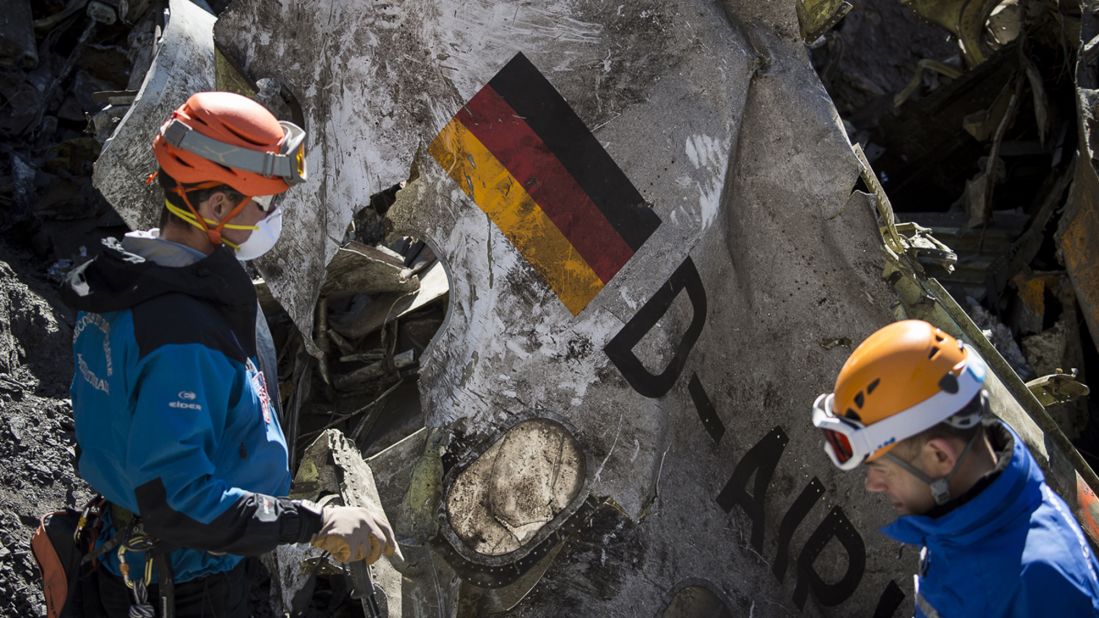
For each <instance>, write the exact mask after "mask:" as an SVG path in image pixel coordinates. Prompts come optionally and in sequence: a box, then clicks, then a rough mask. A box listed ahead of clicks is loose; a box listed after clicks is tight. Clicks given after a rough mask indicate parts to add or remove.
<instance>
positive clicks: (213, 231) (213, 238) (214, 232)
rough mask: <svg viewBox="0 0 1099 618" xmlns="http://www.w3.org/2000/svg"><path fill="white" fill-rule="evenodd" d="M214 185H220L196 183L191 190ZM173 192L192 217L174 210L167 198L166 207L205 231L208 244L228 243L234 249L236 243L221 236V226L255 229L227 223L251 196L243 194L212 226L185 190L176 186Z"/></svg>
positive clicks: (215, 184)
mask: <svg viewBox="0 0 1099 618" xmlns="http://www.w3.org/2000/svg"><path fill="white" fill-rule="evenodd" d="M205 184H210V185H212V186H210V187H207V186H204V185H205ZM216 186H220V183H204V184H203V185H198V186H194V187H191V190H192V191H194V190H198V189H208V188H213V187H216ZM175 192H176V194H177V195H179V196H180V197H181V198H183V203H184V204H185V205H186V206H187V210H190V211H191V215H192V217H193V219H192V218H191V217H187V216H184V215H185V213H183V212H176V209H175V208H174V204H172V203H171V202H169V201H168V200H165V204H167V205H168V209H169V210H171V211H172V213H173V214H175V215H176V216H177V217H179V218H180V219H183V220H184V221H186V222H188V223H190V224H191V225H193V226H195V227H197V228H199V229H200V230H202V231H203V232H206V238H207V239H208V240H209V241H210V244H212V245H214V246H215V247H219V246H221V244H222V243H225V244H228V245H230V246H232V247H233V248H234V249H236V245H234V244H233V243H231V242H229V241H227V240H225V239H223V238H222V237H221V230H222V229H223V228H229V229H247V230H254V229H255V226H241V225H232V224H230V223H229V222H230V221H232V220H233V217H236V216H237V215H239V214H240V212H241V211H242V210H244V207H245V206H247V205H248V202H250V201H252V198H250V197H248V196H245V198H244V199H243V200H241V202H240V203H239V204H237V205H236V206H235V207H234V208H233V209H232V210H230V211H229V212H228V213H227V214H226V215H225V216H224V217H222V218H221V220H220V221H219V222H217V224H216V225H215V226H214V227H210V226H209V225H208V224H207V223H206V221H207V220H206V219H205V218H204V217H202V216H201V215H200V214H198V209H196V208H195V207H194V206H193V205H192V204H191V200H190V199H188V198H187V192H186V191H183V190H182V189H180V188H179V187H176V189H175Z"/></svg>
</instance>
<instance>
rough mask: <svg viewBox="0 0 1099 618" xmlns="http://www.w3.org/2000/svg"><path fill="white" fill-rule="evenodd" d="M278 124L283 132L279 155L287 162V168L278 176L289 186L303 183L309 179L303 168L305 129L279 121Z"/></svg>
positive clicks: (304, 167) (306, 171)
mask: <svg viewBox="0 0 1099 618" xmlns="http://www.w3.org/2000/svg"><path fill="white" fill-rule="evenodd" d="M279 124H280V125H281V126H282V130H283V131H284V132H285V134H284V135H283V138H282V147H281V148H280V149H279V154H280V155H282V156H284V157H287V159H288V161H289V167H288V168H287V170H285V172H284V173H283V174H280V175H282V176H283V178H285V179H286V181H287V182H288V183H290V184H297V183H299V182H305V181H306V180H307V179H308V178H309V173H308V170H307V169H306V166H305V129H302V128H301V127H299V126H298V125H296V124H294V123H292V122H286V121H285V120H280V121H279Z"/></svg>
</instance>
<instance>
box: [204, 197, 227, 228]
mask: <svg viewBox="0 0 1099 618" xmlns="http://www.w3.org/2000/svg"><path fill="white" fill-rule="evenodd" d="M207 201H209V202H210V209H211V211H212V212H213V213H214V217H213V218H214V220H216V221H221V218H222V217H224V216H225V215H226V214H227V213H228V212H229V210H230V208H231V207H230V206H229V198H228V196H226V195H225V192H224V191H214V192H213V193H211V194H210V197H208V198H207Z"/></svg>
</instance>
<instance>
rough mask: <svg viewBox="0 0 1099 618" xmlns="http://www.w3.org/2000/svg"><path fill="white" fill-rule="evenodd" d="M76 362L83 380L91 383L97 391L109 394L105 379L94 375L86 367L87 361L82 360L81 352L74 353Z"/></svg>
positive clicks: (108, 386) (109, 390)
mask: <svg viewBox="0 0 1099 618" xmlns="http://www.w3.org/2000/svg"><path fill="white" fill-rule="evenodd" d="M76 364H77V366H78V367H79V368H80V377H82V378H84V381H85V382H87V383H88V384H91V385H92V388H94V389H95V390H97V391H103V392H104V393H105V394H107V395H110V394H111V387H110V385H109V384H107V381H106V380H104V379H102V378H100V377H98V376H96V375H95V373H94V372H92V370H91V369H90V368H89V367H88V363H87V361H85V360H84V355H83V354H77V355H76Z"/></svg>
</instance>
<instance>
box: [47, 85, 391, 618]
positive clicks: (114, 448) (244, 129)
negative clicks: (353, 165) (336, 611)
mask: <svg viewBox="0 0 1099 618" xmlns="http://www.w3.org/2000/svg"><path fill="white" fill-rule="evenodd" d="M304 138H305V134H304V132H303V131H302V130H301V129H300V128H298V127H297V126H295V125H293V124H291V123H289V122H279V121H278V120H277V119H275V117H274V116H273V115H271V113H270V112H268V111H267V110H266V109H265V108H263V107H262V106H261V105H259V104H258V103H256V102H254V101H251V100H250V99H247V98H245V97H241V96H238V95H235V94H230V93H224V92H207V93H199V94H195V95H193V96H191V97H190V98H189V99H188V100H187V102H186V103H184V104H183V105H182V106H181V107H179V108H178V109H177V110H176V111H175V112H173V114H172V117H171V118H169V119H168V121H167V122H165V123H164V125H163V126H162V127H161V129H160V131H159V133H158V135H157V136H156V138H155V140H154V142H153V150H154V153H155V155H156V159H157V162H158V163H159V166H160V169H159V172H158V176H157V178H158V180H159V184H160V186H161V188H162V189H163V192H164V198H165V202H164V212H163V215H162V218H161V227H160V228H159V229H158V230H157V229H154V230H152V231H148V232H134V233H130V234H127V235H126V236H125V237H124V238H122V239H121V241H118V240H113V239H109V240H108V241H106V242H105V243H104V244H105V247H104V249H103V251H102V253H101V254H100V255H99V256H97V257H96V258H95V259H94V260H91V261H89V262H87V263H85V264H83V265H80V266H79V267H77V268H76V269H74V271H73V272H72V274H71V275H70V277H69V281H68V283H67V286H66V290H65V296H66V300H67V301H68V302H69V303H70V304H71V305H72V306H74V307H75V308H76V309H77V310H78V313H77V317H76V327H75V332H74V342H73V353H74V363H75V371H74V376H73V383H72V402H73V413H74V415H75V419H76V438H77V442H78V445H79V460H78V467H79V472H80V475H81V476H82V477H83V478H84V479H85V480H86V481H87V482H88V483H89V484H90V485H91V486H92V488H93V489H95V491H97V492H99V493H100V494H101V495H102V496H103V497H104V498H105V499H106V500H107V502H109V504H110V507H109V508H106V509H105V513H106V515H105V517H104V520H105V522H104V527H103V530H102V531H101V532H100V534H99V538H98V540H97V546H98V547H99V550H98V551H99V553H100V554H101V555H100V557H99V559H98V560H99V563H100V565H101V567H102V568H99V569H98V570H97V571H95V575H94V577H93V579H94V581H92V582H91V583H85V585H84V586H83V587H82V595H83V597H84V601H83V602H84V603H85V608H84V609H85V615H105V616H110V617H115V616H119V617H122V616H127V615H131V616H134V615H137V616H152V615H154V614H153V613H152V612H154V611H155V613H156V614H157V615H164V614H171V615H174V616H176V617H177V618H185V617H189V616H196V617H197V616H226V617H229V616H232V617H237V616H248V615H250V614H249V610H248V608H247V597H248V583H247V581H246V578H245V575H244V565H243V562H242V561H243V556H251V555H258V554H261V553H264V552H268V551H270V550H272V549H274V548H275V546H277V545H279V544H282V543H303V542H312V543H313V544H314V545H316V546H318V547H320V548H322V549H325V550H328V551H330V552H331V553H332V555H333V556H334V557H336V558H337V559H339V560H341V561H344V562H349V561H357V560H363V559H365V560H367V561H368V562H373V561H374V560H377V559H378V557H379V556H380V555H381V554H382V553H383V552H384V553H386V554H387V555H392V553H393V552H394V551H395V549H396V543H395V541H394V537H393V532H392V530H391V528H390V526H389V523H388V521H387V520H386V518H385V515H384V513H375V512H371V511H370V510H368V509H363V508H352V507H333V506H329V507H325V508H324V509H323V510H322V509H318V508H317V507H316V506H315V505H312V504H310V503H307V502H303V501H297V500H290V499H288V498H286V497H284V496H286V495H287V493H288V492H289V489H290V479H291V475H290V470H289V469H288V448H287V444H286V440H285V438H284V436H283V432H282V428H281V427H280V426H279V419H278V415H277V413H276V411H277V408H276V406H277V394H276V393H275V392H274V389H275V388H276V387H277V375H276V373H275V366H274V363H273V359H271V354H270V353H269V352H270V350H272V349H273V346H271V345H270V333H269V331H268V330H267V325H266V322H265V321H264V318H263V314H262V313H260V312H259V310H258V304H257V302H256V293H255V288H254V286H253V284H252V281H251V279H250V278H249V276H248V274H247V273H246V272H245V270H244V268H243V267H242V265H241V263H240V260H250V259H253V258H256V257H259V256H260V255H262V254H264V253H266V252H267V251H268V250H270V249H271V248H272V246H273V245H274V244H275V242H276V241H277V240H278V238H279V234H280V232H281V226H282V212H281V210H279V208H278V205H277V204H276V203H275V202H276V199H277V197H278V195H279V194H281V193H282V192H284V191H286V190H287V189H288V188H289V187H290V186H291V185H293V184H297V183H299V182H301V181H304V180H305V177H306V169H305V152H304ZM257 332H258V333H259V336H257ZM265 342H266V343H267V345H264V343H265ZM265 349H266V350H267V351H268V353H266V354H265V353H264V350H265ZM116 545H117V549H116V547H115V546H116ZM105 548H109V549H110V551H104V549H105ZM147 561H148V564H149V565H150V567H151V568H148V569H147V568H146V566H147ZM158 597H160V599H161V601H162V603H164V604H167V605H168V606H167V607H162V606H161V604H158V603H156V600H157V598H158ZM89 599H90V600H89ZM154 608H155V609H154Z"/></svg>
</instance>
